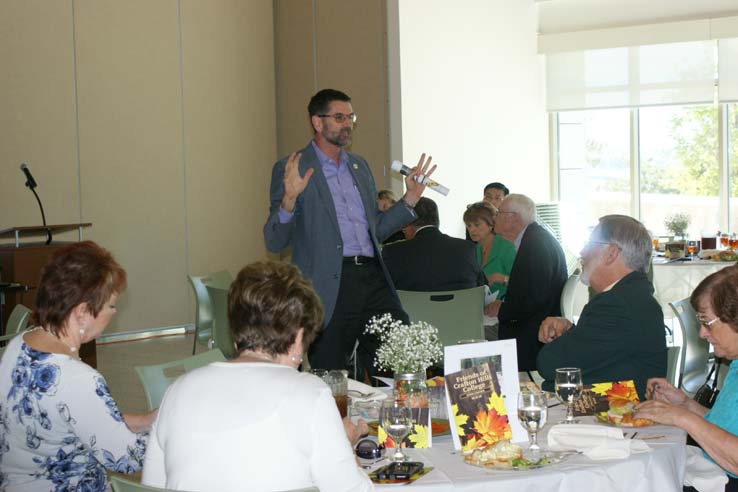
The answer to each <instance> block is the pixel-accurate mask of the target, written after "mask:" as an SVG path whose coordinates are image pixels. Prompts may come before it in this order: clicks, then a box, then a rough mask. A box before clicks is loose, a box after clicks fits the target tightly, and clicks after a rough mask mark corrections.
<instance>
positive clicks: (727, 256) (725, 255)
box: [711, 249, 738, 261]
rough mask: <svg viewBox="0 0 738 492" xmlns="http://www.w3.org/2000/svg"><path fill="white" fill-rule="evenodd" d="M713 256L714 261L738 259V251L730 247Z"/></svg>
mask: <svg viewBox="0 0 738 492" xmlns="http://www.w3.org/2000/svg"><path fill="white" fill-rule="evenodd" d="M711 258H712V260H713V261H738V253H736V252H735V251H731V250H729V249H728V250H725V251H721V252H719V253H717V254H715V255H713V256H712V257H711Z"/></svg>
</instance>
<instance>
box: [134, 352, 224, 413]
mask: <svg viewBox="0 0 738 492" xmlns="http://www.w3.org/2000/svg"><path fill="white" fill-rule="evenodd" d="M224 360H225V357H223V353H222V352H221V351H220V350H218V349H213V350H208V351H207V352H202V353H199V354H197V355H192V356H190V357H187V358H185V359H180V360H173V361H171V362H165V363H163V364H154V365H150V366H135V367H134V369H135V370H136V374H138V379H140V380H141V385H142V386H143V388H144V393H146V402H147V403H148V405H149V410H153V409H155V408H159V405H161V399H162V398H163V397H164V393H165V392H166V391H167V388H168V387H169V385H170V384H172V383H173V382H174V380H176V379H177V378H178V377H179V376H181V375H182V374H184V373H186V372H189V371H191V370H193V369H197V368H198V367H202V366H204V365H207V364H209V363H211V362H220V361H224Z"/></svg>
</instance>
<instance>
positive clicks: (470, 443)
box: [461, 435, 486, 451]
mask: <svg viewBox="0 0 738 492" xmlns="http://www.w3.org/2000/svg"><path fill="white" fill-rule="evenodd" d="M485 444H486V443H485V442H484V441H481V440H480V441H478V440H477V436H474V435H473V436H471V437H470V438H469V440H467V441H466V443H464V445H463V446H461V450H462V451H471V450H472V449H477V448H478V447H480V446H484V445H485Z"/></svg>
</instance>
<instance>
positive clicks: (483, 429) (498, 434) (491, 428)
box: [474, 408, 510, 445]
mask: <svg viewBox="0 0 738 492" xmlns="http://www.w3.org/2000/svg"><path fill="white" fill-rule="evenodd" d="M474 430H475V431H477V432H478V433H479V435H480V436H481V438H482V440H483V441H484V442H485V443H487V444H488V445H490V444H494V443H496V442H497V441H500V440H502V439H506V438H509V437H510V424H509V423H508V421H507V416H506V415H499V414H498V413H497V410H495V409H494V408H493V409H492V410H490V411H489V412H485V411H484V410H480V411H479V412H477V416H476V419H475V420H474Z"/></svg>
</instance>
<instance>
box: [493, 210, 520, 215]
mask: <svg viewBox="0 0 738 492" xmlns="http://www.w3.org/2000/svg"><path fill="white" fill-rule="evenodd" d="M516 213H517V212H508V211H505V210H498V211H497V214H498V215H515V214H516Z"/></svg>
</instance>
